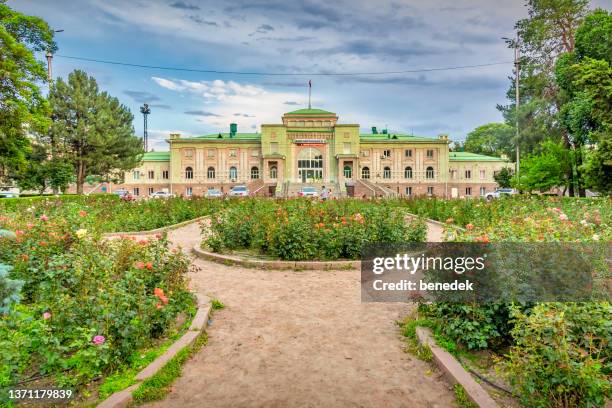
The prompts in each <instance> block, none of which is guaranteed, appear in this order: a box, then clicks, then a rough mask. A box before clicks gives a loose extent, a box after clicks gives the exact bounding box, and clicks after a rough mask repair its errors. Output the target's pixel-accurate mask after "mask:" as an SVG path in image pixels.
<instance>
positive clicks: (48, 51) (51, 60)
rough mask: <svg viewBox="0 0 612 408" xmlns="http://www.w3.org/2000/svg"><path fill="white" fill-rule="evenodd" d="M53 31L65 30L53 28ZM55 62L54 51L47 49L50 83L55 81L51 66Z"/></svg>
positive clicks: (60, 31) (61, 31)
mask: <svg viewBox="0 0 612 408" xmlns="http://www.w3.org/2000/svg"><path fill="white" fill-rule="evenodd" d="M51 32H53V33H63V32H64V30H51ZM52 62H53V53H52V52H51V49H48V50H47V79H48V80H49V83H51V81H53V71H52V68H51V64H52Z"/></svg>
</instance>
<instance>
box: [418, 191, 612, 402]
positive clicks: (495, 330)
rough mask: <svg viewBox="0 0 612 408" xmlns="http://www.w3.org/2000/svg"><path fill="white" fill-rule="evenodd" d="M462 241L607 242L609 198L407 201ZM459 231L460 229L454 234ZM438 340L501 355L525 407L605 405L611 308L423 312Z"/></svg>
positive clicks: (455, 307) (435, 308) (441, 306)
mask: <svg viewBox="0 0 612 408" xmlns="http://www.w3.org/2000/svg"><path fill="white" fill-rule="evenodd" d="M406 205H407V206H408V207H409V208H410V209H411V211H413V212H415V213H419V214H423V215H426V216H428V217H431V218H434V219H437V220H439V221H442V222H447V224H448V227H447V238H448V239H449V240H455V241H462V242H485V243H487V242H501V241H506V242H507V241H511V242H602V243H606V242H610V240H611V238H612V228H611V226H612V205H611V201H610V200H609V199H608V198H598V199H575V198H560V197H509V198H504V199H500V200H494V201H492V202H486V201H483V200H461V201H459V200H447V201H444V200H411V201H408V202H406ZM456 224H459V225H461V226H463V227H464V228H457V227H456ZM420 310H421V312H423V313H424V316H427V317H429V318H430V319H433V321H434V322H435V324H436V326H437V327H438V330H439V331H440V333H441V334H442V335H444V336H446V337H447V338H449V339H451V340H453V341H455V342H457V343H458V344H459V345H460V346H461V347H463V348H464V349H468V350H477V349H489V350H493V351H498V352H499V351H502V350H503V351H504V356H503V357H500V360H499V361H500V363H499V364H498V368H500V369H501V372H502V373H503V374H504V376H505V377H506V378H507V380H508V381H509V383H510V384H511V385H513V386H514V391H515V392H516V393H517V394H518V396H519V398H520V399H521V401H522V402H523V403H524V404H525V405H526V406H542V407H548V406H551V407H557V406H563V407H565V406H603V405H604V403H605V398H606V397H607V398H610V395H611V388H610V380H611V379H612V363H611V360H610V357H611V356H612V353H611V351H610V350H611V348H610V344H611V342H612V326H611V325H610V315H611V313H612V306H611V304H610V302H584V303H540V304H529V305H513V304H508V303H503V302H498V303H491V304H487V305H475V304H445V303H437V304H430V305H421V306H420Z"/></svg>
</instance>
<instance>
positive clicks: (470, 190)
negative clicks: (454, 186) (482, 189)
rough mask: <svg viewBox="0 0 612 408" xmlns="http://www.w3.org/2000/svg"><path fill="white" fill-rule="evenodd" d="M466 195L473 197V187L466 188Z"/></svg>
mask: <svg viewBox="0 0 612 408" xmlns="http://www.w3.org/2000/svg"><path fill="white" fill-rule="evenodd" d="M465 195H466V196H471V195H472V187H466V188H465Z"/></svg>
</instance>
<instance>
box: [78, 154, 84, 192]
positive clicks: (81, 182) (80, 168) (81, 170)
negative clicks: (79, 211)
mask: <svg viewBox="0 0 612 408" xmlns="http://www.w3.org/2000/svg"><path fill="white" fill-rule="evenodd" d="M84 184H85V164H84V163H83V162H82V161H79V164H78V166H77V191H76V193H77V194H78V195H82V194H83V185H84Z"/></svg>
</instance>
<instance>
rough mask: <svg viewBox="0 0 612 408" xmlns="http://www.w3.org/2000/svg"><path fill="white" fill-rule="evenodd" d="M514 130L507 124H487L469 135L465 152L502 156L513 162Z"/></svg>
mask: <svg viewBox="0 0 612 408" xmlns="http://www.w3.org/2000/svg"><path fill="white" fill-rule="evenodd" d="M513 139H514V128H513V127H512V126H509V125H507V124H505V123H487V124H486V125H482V126H478V127H477V128H476V129H474V130H472V131H471V132H470V133H468V135H467V138H466V139H465V151H466V152H472V153H479V154H486V155H489V156H497V157H500V156H501V155H502V154H503V155H506V156H508V157H511V158H512V159H513V160H514V158H515V156H514V149H513V141H514V140H513Z"/></svg>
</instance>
